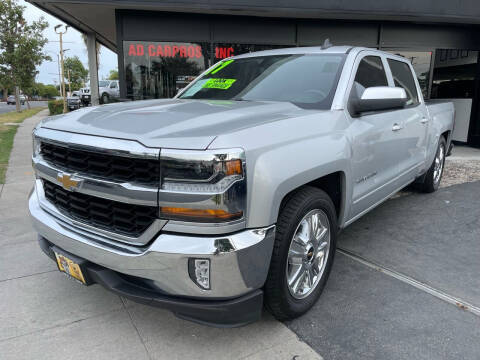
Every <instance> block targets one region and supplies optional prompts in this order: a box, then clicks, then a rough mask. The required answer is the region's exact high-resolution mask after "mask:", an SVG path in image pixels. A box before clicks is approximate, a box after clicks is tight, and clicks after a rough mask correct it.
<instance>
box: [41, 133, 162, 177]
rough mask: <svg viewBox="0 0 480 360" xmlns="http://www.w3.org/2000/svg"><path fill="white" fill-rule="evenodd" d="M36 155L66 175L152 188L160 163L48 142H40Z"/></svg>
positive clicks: (158, 173) (157, 175) (158, 174)
mask: <svg viewBox="0 0 480 360" xmlns="http://www.w3.org/2000/svg"><path fill="white" fill-rule="evenodd" d="M40 153H41V155H42V157H43V159H44V160H45V161H47V162H49V163H51V164H52V165H54V166H56V167H58V168H60V169H61V170H64V171H67V172H77V173H80V174H84V175H87V176H92V177H96V178H100V179H106V180H111V181H117V182H129V183H137V184H145V185H154V186H158V184H159V182H160V164H159V161H158V160H154V159H142V158H132V157H126V156H116V155H109V154H102V153H96V152H91V151H86V150H79V149H76V148H70V147H67V146H61V145H57V144H51V143H48V142H42V143H41V147H40Z"/></svg>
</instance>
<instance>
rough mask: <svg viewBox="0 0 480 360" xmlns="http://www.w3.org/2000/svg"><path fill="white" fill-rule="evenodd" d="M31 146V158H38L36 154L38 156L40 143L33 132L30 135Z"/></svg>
mask: <svg viewBox="0 0 480 360" xmlns="http://www.w3.org/2000/svg"><path fill="white" fill-rule="evenodd" d="M32 144H33V148H32V154H33V157H36V156H38V154H40V145H41V142H40V139H39V138H38V137H37V136H35V131H33V133H32Z"/></svg>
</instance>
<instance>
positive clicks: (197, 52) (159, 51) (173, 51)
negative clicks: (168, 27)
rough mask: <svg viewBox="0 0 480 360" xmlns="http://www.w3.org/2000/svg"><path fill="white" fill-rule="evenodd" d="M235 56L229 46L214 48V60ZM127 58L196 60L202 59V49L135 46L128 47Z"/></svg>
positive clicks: (160, 45) (193, 47)
mask: <svg viewBox="0 0 480 360" xmlns="http://www.w3.org/2000/svg"><path fill="white" fill-rule="evenodd" d="M234 55H235V49H234V48H233V47H231V46H217V47H215V58H216V59H225V58H228V57H231V56H234ZM128 56H148V57H177V56H178V57H181V58H197V59H200V58H202V57H203V54H202V47H201V46H199V45H188V46H187V45H170V44H143V43H142V44H135V43H132V44H130V45H129V46H128Z"/></svg>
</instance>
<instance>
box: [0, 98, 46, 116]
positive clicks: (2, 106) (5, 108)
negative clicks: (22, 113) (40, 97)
mask: <svg viewBox="0 0 480 360" xmlns="http://www.w3.org/2000/svg"><path fill="white" fill-rule="evenodd" d="M30 107H47V102H46V101H30ZM26 108H27V103H25V105H22V109H26ZM15 109H16V107H15V105H7V103H5V102H3V101H2V102H0V114H4V113H7V112H10V111H15Z"/></svg>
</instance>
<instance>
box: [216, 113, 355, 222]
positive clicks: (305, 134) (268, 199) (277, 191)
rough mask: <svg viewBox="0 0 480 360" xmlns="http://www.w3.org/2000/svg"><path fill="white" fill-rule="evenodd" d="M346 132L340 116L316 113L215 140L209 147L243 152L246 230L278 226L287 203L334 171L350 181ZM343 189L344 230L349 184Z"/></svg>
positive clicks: (344, 120)
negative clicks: (290, 195) (291, 195)
mask: <svg viewBox="0 0 480 360" xmlns="http://www.w3.org/2000/svg"><path fill="white" fill-rule="evenodd" d="M347 127H348V121H347V119H346V117H345V115H344V113H343V112H342V111H324V112H318V111H317V112H314V113H313V114H309V115H307V116H303V117H298V118H290V119H285V120H280V121H277V122H274V123H269V124H265V125H262V126H258V127H257V128H256V129H255V130H254V131H252V129H249V130H242V131H239V132H236V133H234V134H229V135H222V136H219V137H218V138H217V139H215V140H214V141H213V142H212V144H210V146H209V148H212V149H214V148H223V147H227V146H229V147H231V146H232V144H233V145H234V146H238V147H243V148H244V149H245V155H246V162H247V167H246V168H247V193H248V198H247V224H246V226H247V227H248V228H257V227H261V226H269V225H272V224H275V223H276V221H277V217H278V212H279V208H280V204H281V202H282V200H283V198H284V197H285V196H286V195H287V194H288V193H290V192H291V191H292V190H295V189H297V188H299V187H301V186H302V185H305V184H308V183H310V182H312V181H314V180H316V179H318V178H321V177H323V176H326V175H329V174H332V173H335V172H342V173H343V178H344V179H350V178H351V177H352V176H351V166H350V157H351V146H350V144H349V142H348V140H347V138H346V136H345V129H346V128H347ZM253 133H254V135H252V134H253ZM227 144H228V145H227ZM237 144H238V145H237ZM342 187H343V189H342V197H343V199H342V200H341V203H342V212H341V214H340V217H339V224H340V225H341V224H343V222H344V219H343V215H344V214H348V207H349V202H348V201H346V200H345V199H350V198H351V197H352V189H351V184H349V182H348V181H343V184H342Z"/></svg>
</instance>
